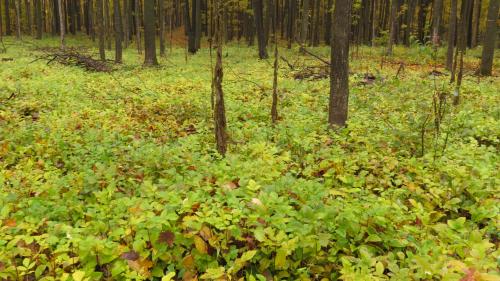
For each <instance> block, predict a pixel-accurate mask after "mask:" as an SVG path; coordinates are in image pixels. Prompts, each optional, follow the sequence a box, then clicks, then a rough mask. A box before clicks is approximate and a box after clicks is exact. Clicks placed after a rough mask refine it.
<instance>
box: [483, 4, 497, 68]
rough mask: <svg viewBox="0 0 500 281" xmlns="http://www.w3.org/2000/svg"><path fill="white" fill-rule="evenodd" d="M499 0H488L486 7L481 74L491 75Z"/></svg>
mask: <svg viewBox="0 0 500 281" xmlns="http://www.w3.org/2000/svg"><path fill="white" fill-rule="evenodd" d="M499 2H500V0H490V5H489V7H488V18H487V21H486V32H485V33H484V40H483V54H482V57H481V67H480V69H479V73H480V74H481V75H491V71H492V68H493V58H494V55H495V41H496V39H497V36H498V35H497V18H498V6H499Z"/></svg>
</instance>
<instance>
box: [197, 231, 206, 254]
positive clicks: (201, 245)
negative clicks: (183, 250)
mask: <svg viewBox="0 0 500 281" xmlns="http://www.w3.org/2000/svg"><path fill="white" fill-rule="evenodd" d="M194 246H195V247H196V249H197V250H198V251H200V253H203V254H206V253H207V252H208V249H207V244H206V243H205V241H203V239H202V238H201V237H200V236H198V235H196V236H194Z"/></svg>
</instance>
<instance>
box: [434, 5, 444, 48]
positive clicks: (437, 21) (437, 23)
mask: <svg viewBox="0 0 500 281" xmlns="http://www.w3.org/2000/svg"><path fill="white" fill-rule="evenodd" d="M442 11H443V0H434V6H433V8H432V44H433V45H434V46H435V47H437V46H439V44H440V37H439V29H440V27H441V15H442Z"/></svg>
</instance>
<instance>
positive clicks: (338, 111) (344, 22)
mask: <svg viewBox="0 0 500 281" xmlns="http://www.w3.org/2000/svg"><path fill="white" fill-rule="evenodd" d="M350 10H351V2H350V0H336V1H335V10H334V12H333V40H332V44H331V63H330V107H329V111H328V123H329V124H330V126H340V127H344V126H345V125H346V122H347V113H348V104H349V27H350V18H351V12H350Z"/></svg>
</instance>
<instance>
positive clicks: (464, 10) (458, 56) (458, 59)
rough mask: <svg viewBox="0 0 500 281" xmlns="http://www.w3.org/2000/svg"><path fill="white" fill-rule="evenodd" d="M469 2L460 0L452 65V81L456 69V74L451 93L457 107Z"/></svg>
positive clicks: (469, 0)
mask: <svg viewBox="0 0 500 281" xmlns="http://www.w3.org/2000/svg"><path fill="white" fill-rule="evenodd" d="M471 4H472V3H471V0H462V6H461V8H460V10H461V11H460V21H459V26H458V44H457V52H456V53H455V61H454V63H453V70H452V78H451V79H452V80H451V81H454V80H455V77H454V76H455V73H456V68H457V67H458V74H457V78H456V81H457V83H456V86H455V92H454V93H453V104H454V105H458V104H459V102H460V87H461V86H462V78H463V67H464V55H465V51H466V48H467V26H468V23H469V17H468V16H469V15H470V10H471V8H472V5H471Z"/></svg>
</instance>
